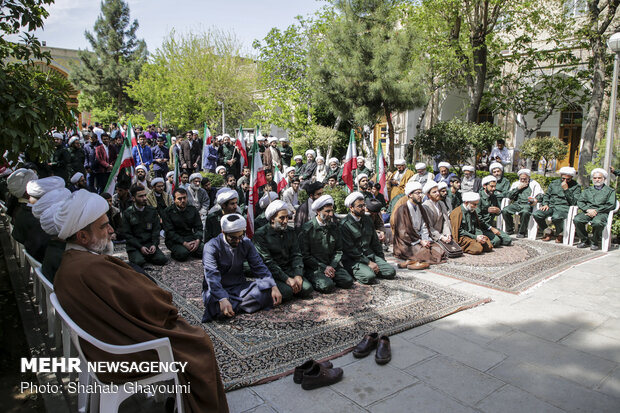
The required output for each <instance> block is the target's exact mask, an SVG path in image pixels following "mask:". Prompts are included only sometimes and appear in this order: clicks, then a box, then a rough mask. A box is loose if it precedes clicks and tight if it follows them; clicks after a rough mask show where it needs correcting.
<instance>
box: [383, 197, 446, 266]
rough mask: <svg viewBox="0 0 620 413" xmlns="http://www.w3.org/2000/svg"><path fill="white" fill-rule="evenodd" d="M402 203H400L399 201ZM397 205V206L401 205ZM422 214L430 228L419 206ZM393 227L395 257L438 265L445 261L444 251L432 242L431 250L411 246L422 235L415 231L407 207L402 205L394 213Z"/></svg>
mask: <svg viewBox="0 0 620 413" xmlns="http://www.w3.org/2000/svg"><path fill="white" fill-rule="evenodd" d="M399 203H400V201H399ZM399 203H397V205H398V204H399ZM418 209H419V211H420V213H421V214H422V219H423V220H424V222H425V223H426V226H427V227H428V218H427V216H426V212H425V211H424V208H423V207H422V205H418ZM391 218H393V221H392V222H393V223H394V224H393V226H392V234H393V238H394V256H395V257H397V258H400V259H403V260H416V261H420V262H428V263H429V264H438V263H440V262H442V261H443V255H444V251H443V249H442V248H441V247H440V246H439V245H437V244H436V243H434V242H432V241H431V245H430V248H424V247H422V246H421V245H420V244H416V245H411V244H412V243H414V242H416V241H418V240H420V235H419V234H418V233H417V232H416V231H415V230H414V229H413V223H412V222H411V215H410V214H409V208H408V207H407V205H404V204H403V205H401V207H400V208H398V209H396V210H395V211H394V212H393V213H392V217H391Z"/></svg>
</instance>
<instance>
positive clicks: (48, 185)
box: [26, 176, 66, 198]
mask: <svg viewBox="0 0 620 413" xmlns="http://www.w3.org/2000/svg"><path fill="white" fill-rule="evenodd" d="M65 184H66V182H65V180H64V179H62V178H61V177H59V176H49V177H47V178H41V179H36V180H33V181H30V182H28V183H27V184H26V192H28V195H30V196H31V197H33V198H41V197H42V196H43V195H45V194H46V193H47V192H49V191H52V190H54V189H58V188H64V187H65Z"/></svg>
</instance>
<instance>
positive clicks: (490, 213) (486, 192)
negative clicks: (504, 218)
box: [476, 175, 512, 247]
mask: <svg viewBox="0 0 620 413" xmlns="http://www.w3.org/2000/svg"><path fill="white" fill-rule="evenodd" d="M496 185H497V179H496V178H495V177H494V176H493V175H488V176H485V177H484V178H483V179H482V189H480V191H478V194H479V195H480V203H478V207H477V208H476V213H477V214H478V218H479V219H480V223H481V224H482V226H483V227H486V229H487V231H491V232H492V233H493V235H494V236H492V237H491V236H489V239H490V240H491V243H492V244H493V246H494V247H499V246H500V245H504V246H508V245H510V244H512V238H510V235H508V234H506V233H505V232H504V231H502V230H500V229H498V228H496V227H495V217H497V216H498V215H499V214H500V212H501V210H500V208H499V200H498V199H497V197H496V196H495V188H496Z"/></svg>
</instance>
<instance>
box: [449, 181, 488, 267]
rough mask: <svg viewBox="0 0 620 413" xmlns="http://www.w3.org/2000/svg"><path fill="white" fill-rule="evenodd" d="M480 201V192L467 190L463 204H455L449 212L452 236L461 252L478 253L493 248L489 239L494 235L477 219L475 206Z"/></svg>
mask: <svg viewBox="0 0 620 413" xmlns="http://www.w3.org/2000/svg"><path fill="white" fill-rule="evenodd" d="M479 202H480V194H478V193H477V192H467V193H464V194H463V205H461V206H457V207H456V208H454V209H453V210H452V212H451V213H450V227H451V228H452V238H453V239H454V240H456V242H457V243H458V244H459V245H460V246H461V248H463V252H465V253H467V254H472V255H479V254H482V253H483V252H489V251H491V250H493V244H492V243H491V241H490V238H491V237H494V235H495V234H493V233H492V232H491V231H487V229H486V228H485V227H484V224H482V223H481V222H480V220H479V219H478V215H477V214H476V207H478V203H479Z"/></svg>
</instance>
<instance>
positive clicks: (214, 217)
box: [204, 187, 241, 241]
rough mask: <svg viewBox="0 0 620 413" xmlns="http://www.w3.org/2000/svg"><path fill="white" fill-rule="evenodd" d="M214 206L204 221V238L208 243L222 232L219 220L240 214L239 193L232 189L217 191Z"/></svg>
mask: <svg viewBox="0 0 620 413" xmlns="http://www.w3.org/2000/svg"><path fill="white" fill-rule="evenodd" d="M215 202H216V203H217V205H216V206H214V207H213V208H211V210H210V211H209V215H207V218H206V220H205V225H204V232H205V234H204V236H205V239H206V240H207V241H208V240H210V239H212V238H215V237H217V236H218V234H219V233H220V232H222V226H221V224H220V220H221V218H222V216H224V215H227V214H234V213H241V209H240V208H239V193H238V192H237V191H235V190H234V189H231V188H228V187H224V188H221V189H220V190H219V191H217V195H216V197H215Z"/></svg>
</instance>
